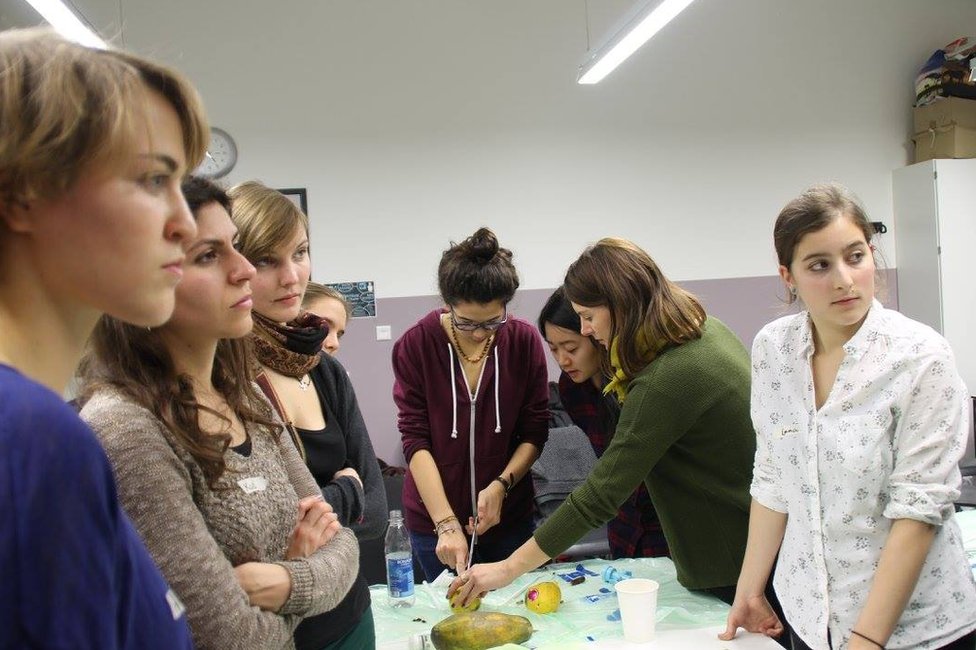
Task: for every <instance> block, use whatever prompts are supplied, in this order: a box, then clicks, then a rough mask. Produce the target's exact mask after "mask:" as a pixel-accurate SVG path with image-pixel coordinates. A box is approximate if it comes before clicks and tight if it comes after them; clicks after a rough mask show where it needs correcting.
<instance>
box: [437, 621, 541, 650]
mask: <svg viewBox="0 0 976 650" xmlns="http://www.w3.org/2000/svg"><path fill="white" fill-rule="evenodd" d="M530 636H532V623H530V622H529V619H527V618H525V617H524V616H513V615H511V614H502V613H500V612H461V613H459V614H452V615H451V616H448V617H447V618H445V619H444V620H443V621H441V622H440V623H438V624H437V625H435V626H434V627H433V629H431V631H430V640H431V641H432V642H433V644H434V647H435V648H436V649H437V650H487V649H488V648H495V647H497V646H500V645H505V644H506V643H522V642H523V641H528V640H529V637H530Z"/></svg>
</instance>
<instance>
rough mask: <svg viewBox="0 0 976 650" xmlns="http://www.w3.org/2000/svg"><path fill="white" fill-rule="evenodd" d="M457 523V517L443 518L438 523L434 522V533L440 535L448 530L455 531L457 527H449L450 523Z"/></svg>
mask: <svg viewBox="0 0 976 650" xmlns="http://www.w3.org/2000/svg"><path fill="white" fill-rule="evenodd" d="M455 521H457V517H455V516H454V515H451V516H450V517H444V518H443V519H441V520H440V521H438V522H434V533H435V534H436V535H438V536H439V535H440V534H441V533H444V532H447V531H449V530H457V526H451V525H450V524H451V522H455Z"/></svg>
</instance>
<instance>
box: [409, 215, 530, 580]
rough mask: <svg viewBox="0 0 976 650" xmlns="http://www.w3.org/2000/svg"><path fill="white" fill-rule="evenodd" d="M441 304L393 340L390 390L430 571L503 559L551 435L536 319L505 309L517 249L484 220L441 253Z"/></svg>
mask: <svg viewBox="0 0 976 650" xmlns="http://www.w3.org/2000/svg"><path fill="white" fill-rule="evenodd" d="M437 277H438V286H439V288H440V292H441V297H442V298H443V299H444V302H445V303H446V308H445V309H438V310H435V311H433V312H431V313H430V314H427V316H425V317H424V318H422V319H421V320H420V322H418V323H417V324H416V325H414V326H413V327H411V328H410V329H409V330H407V331H406V332H405V333H404V334H403V336H402V337H400V340H399V341H397V342H396V345H394V346H393V373H394V376H395V382H394V385H393V399H394V400H395V401H396V404H397V408H398V409H399V418H398V427H399V429H400V435H401V437H402V440H403V455H404V457H405V458H406V459H407V463H408V465H409V469H408V471H407V476H406V482H405V484H404V487H403V508H404V511H405V518H406V523H407V529H408V530H409V531H410V539H411V542H412V544H413V552H414V554H415V555H416V556H417V558H418V559H419V560H420V563H421V565H422V566H423V568H424V573H426V574H427V579H428V580H432V579H434V578H435V577H437V576H438V575H439V574H440V573H441V571H443V569H444V567H445V566H447V567H449V568H451V569H455V570H457V571H458V572H459V573H460V571H463V570H464V568H465V567H466V566H467V561H468V552H469V549H468V544H469V541H468V537H469V536H471V535H473V534H475V532H476V533H477V540H476V546H475V550H474V555H475V560H476V561H478V562H491V561H495V560H501V559H504V558H506V557H508V556H509V554H510V553H511V552H512V551H514V550H515V549H516V548H518V547H519V546H520V545H521V544H522V543H523V542H524V541H526V540H527V539H528V538H529V537H530V536H531V535H532V510H533V492H532V481H531V480H525V481H523V480H522V479H523V478H524V477H525V476H526V475H527V474H528V473H529V468H530V467H531V466H532V463H533V462H535V459H536V458H538V457H539V453H540V452H541V451H542V445H543V444H545V442H546V438H547V437H548V433H549V430H548V421H549V409H548V397H549V393H548V385H547V383H546V382H547V378H548V373H547V369H546V358H545V353H544V351H543V347H542V341H541V340H540V339H539V335H538V333H537V332H536V331H535V328H533V327H532V325H530V324H529V323H527V322H525V321H522V320H518V319H516V318H509V317H508V312H507V305H508V301H509V300H511V299H512V296H513V295H515V290H516V289H517V288H518V286H519V280H518V273H517V272H516V271H515V267H514V266H513V264H512V252H511V251H509V250H507V249H505V248H499V246H498V240H497V239H496V238H495V235H494V233H492V232H491V231H490V230H488V229H487V228H481V229H479V230H478V231H477V232H476V233H474V234H473V235H472V236H471V237H469V238H467V239H466V240H464V241H463V242H461V243H460V244H454V245H452V246H451V247H450V248H449V249H448V250H446V251H445V252H444V255H443V256H442V257H441V263H440V266H439V267H438V271H437Z"/></svg>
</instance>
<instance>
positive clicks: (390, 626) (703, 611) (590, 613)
mask: <svg viewBox="0 0 976 650" xmlns="http://www.w3.org/2000/svg"><path fill="white" fill-rule="evenodd" d="M577 564H582V565H583V566H584V567H585V568H586V569H588V570H590V571H592V572H594V573H596V574H597V575H596V576H587V577H586V581H585V582H583V583H582V584H579V585H570V584H569V583H568V582H566V581H564V580H563V579H562V578H560V577H558V576H557V575H556V574H558V573H567V572H570V571H573V570H575V569H576V566H577ZM610 565H612V566H613V567H615V568H617V569H618V570H621V571H630V572H632V573H633V577H634V578H650V579H652V580H656V581H657V582H659V583H660V585H661V587H660V590H659V591H658V604H657V628H658V629H659V630H667V629H688V628H698V627H711V626H715V625H724V624H725V620H726V617H727V616H728V611H729V608H728V605H726V604H725V603H723V602H722V601H720V600H718V599H717V598H714V597H712V596H708V595H704V594H700V593H695V592H691V591H688V590H687V589H685V588H684V587H682V586H681V585H679V584H678V581H677V579H676V577H675V571H674V564H672V562H671V560H669V559H667V558H641V559H624V560H613V561H608V560H586V561H584V562H582V563H576V562H572V563H566V564H553V565H549V566H547V567H545V568H543V569H540V570H538V571H534V572H532V573H528V574H526V575H524V576H522V577H521V578H518V579H517V580H516V581H515V582H513V583H512V584H511V585H509V586H508V587H505V588H503V589H499V590H497V591H493V592H491V593H489V594H488V595H487V596H486V597H485V599H484V601H483V602H482V604H481V609H482V611H491V612H504V613H506V614H518V615H519V616H524V617H526V618H528V619H529V620H530V621H531V622H532V627H533V629H534V630H535V631H534V632H533V634H532V638H531V639H530V640H529V641H527V642H526V643H525V644H524V646H525V647H529V648H545V647H553V648H556V647H558V648H567V647H569V645H570V644H573V645H575V643H586V642H589V641H591V640H602V639H611V638H613V639H617V638H622V637H623V629H622V627H621V624H620V616H619V612H618V611H617V609H618V605H617V596H616V593H615V592H614V590H613V585H610V584H607V583H606V582H604V580H603V577H602V576H603V571H604V569H605V568H606V567H607V566H610ZM546 580H552V581H554V582H556V583H557V584H558V585H559V588H560V589H561V590H562V605H560V607H559V610H558V611H557V612H554V613H552V614H535V613H533V612H530V611H529V610H528V609H526V607H525V604H524V602H523V599H524V597H525V590H526V589H527V588H528V587H529V586H531V585H533V584H535V583H537V582H543V581H546ZM449 584H450V581H446V582H442V583H439V584H423V585H417V589H416V602H415V604H414V606H413V607H404V608H394V607H391V606H390V601H389V597H388V595H387V590H386V586H385V585H374V586H372V587H370V594H371V596H372V598H373V618H374V620H375V623H376V640H377V646H378V647H380V648H382V647H383V646H384V644H389V643H391V642H394V641H397V640H403V641H404V643H406V641H407V639H409V638H410V637H411V636H413V635H416V634H429V633H430V629H431V628H432V627H433V626H434V625H435V624H436V623H437V622H438V621H441V620H443V619H445V618H447V617H448V616H450V615H451V610H450V607H449V605H448V602H447V597H446V594H447V587H448V585H449ZM587 596H596V597H598V598H597V599H596V600H595V602H591V601H590V600H587V598H586V597H587ZM404 647H406V646H405V645H404Z"/></svg>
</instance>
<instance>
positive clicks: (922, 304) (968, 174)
mask: <svg viewBox="0 0 976 650" xmlns="http://www.w3.org/2000/svg"><path fill="white" fill-rule="evenodd" d="M892 189H893V193H894V211H895V215H894V216H895V246H896V249H895V250H896V253H897V256H898V309H899V310H900V311H901V312H902V313H903V314H905V315H906V316H908V317H909V318H913V319H915V320H917V321H921V322H923V323H925V324H927V325H929V326H931V327H933V328H934V329H936V330H937V331H938V332H940V333H941V334H942V335H943V336H944V337H946V339H947V340H948V341H949V345H951V346H952V351H953V352H954V353H955V355H956V363H957V364H958V366H959V372H960V373H961V374H962V378H963V380H964V381H965V382H966V386H967V387H968V388H969V392H970V393H974V394H976V159H971V160H929V161H926V162H923V163H918V164H916V165H911V166H909V167H903V168H901V169H898V170H895V172H894V174H893V177H892Z"/></svg>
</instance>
